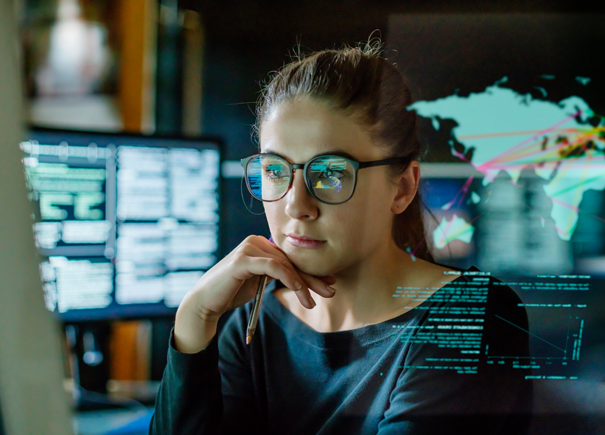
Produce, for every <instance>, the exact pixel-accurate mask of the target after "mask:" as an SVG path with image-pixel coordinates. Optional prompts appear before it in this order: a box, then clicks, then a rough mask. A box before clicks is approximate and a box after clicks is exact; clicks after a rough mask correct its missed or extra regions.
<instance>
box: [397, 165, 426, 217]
mask: <svg viewBox="0 0 605 435" xmlns="http://www.w3.org/2000/svg"><path fill="white" fill-rule="evenodd" d="M394 183H395V184H396V186H397V192H396V195H395V197H394V198H393V205H392V206H391V211H392V212H393V213H394V214H400V213H403V212H404V211H405V209H407V208H408V206H409V205H410V203H411V202H412V200H413V199H414V197H415V196H416V192H417V191H418V184H419V183H420V164H419V163H418V162H417V161H416V160H413V161H411V162H410V164H409V166H408V168H407V170H406V171H405V172H404V173H403V174H401V175H398V176H397V177H396V178H395V179H394Z"/></svg>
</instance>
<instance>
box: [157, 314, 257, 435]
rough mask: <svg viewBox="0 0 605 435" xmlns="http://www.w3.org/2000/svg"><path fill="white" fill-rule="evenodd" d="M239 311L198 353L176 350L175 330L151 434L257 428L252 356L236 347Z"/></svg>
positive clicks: (225, 433)
mask: <svg viewBox="0 0 605 435" xmlns="http://www.w3.org/2000/svg"><path fill="white" fill-rule="evenodd" d="M240 311H243V309H236V310H235V312H234V313H233V314H232V315H231V316H230V317H229V319H227V321H226V323H225V326H224V327H223V329H222V331H221V332H220V334H217V335H215V336H214V338H213V339H212V341H211V342H210V343H209V345H208V347H206V349H204V350H202V351H200V352H198V353H196V354H184V353H181V352H179V351H178V350H176V348H175V344H174V328H173V330H172V331H171V333H170V346H169V349H168V363H167V365H166V368H165V370H164V375H163V378H162V382H161V384H160V389H159V391H158V396H157V399H156V403H155V413H154V415H153V417H152V420H151V424H150V427H149V434H150V435H177V434H178V435H190V434H191V435H193V434H196V435H232V434H233V435H235V434H241V433H246V432H249V430H250V428H252V427H258V420H259V417H258V414H257V413H256V406H255V400H254V391H253V386H252V380H251V372H250V363H249V361H248V360H247V357H248V355H247V353H246V349H244V348H242V347H241V346H240V347H237V346H235V343H237V341H238V338H239V336H240V335H242V334H243V332H245V328H244V330H243V332H241V331H238V330H237V328H239V327H240V325H239V323H241V322H238V321H237V320H239V319H238V317H241V315H243V313H240ZM219 351H220V357H219Z"/></svg>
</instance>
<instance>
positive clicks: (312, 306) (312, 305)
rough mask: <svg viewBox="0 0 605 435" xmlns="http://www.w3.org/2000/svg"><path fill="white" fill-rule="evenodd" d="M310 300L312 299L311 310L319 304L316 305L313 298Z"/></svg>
mask: <svg viewBox="0 0 605 435" xmlns="http://www.w3.org/2000/svg"><path fill="white" fill-rule="evenodd" d="M310 299H311V308H315V306H316V305H317V304H316V303H315V301H314V300H313V298H310Z"/></svg>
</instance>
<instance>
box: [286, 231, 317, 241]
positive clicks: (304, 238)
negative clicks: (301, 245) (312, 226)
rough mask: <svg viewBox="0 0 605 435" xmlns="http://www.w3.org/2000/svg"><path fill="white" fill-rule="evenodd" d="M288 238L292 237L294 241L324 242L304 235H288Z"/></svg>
mask: <svg viewBox="0 0 605 435" xmlns="http://www.w3.org/2000/svg"><path fill="white" fill-rule="evenodd" d="M286 235H287V236H288V237H292V238H294V239H298V240H304V241H307V242H323V241H324V240H319V239H314V238H313V237H307V236H303V235H298V234H293V233H292V234H286Z"/></svg>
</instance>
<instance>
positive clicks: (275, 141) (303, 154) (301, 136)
mask: <svg viewBox="0 0 605 435" xmlns="http://www.w3.org/2000/svg"><path fill="white" fill-rule="evenodd" d="M260 146H261V152H272V151H275V152H278V153H279V154H281V155H283V156H285V157H286V158H288V159H289V160H290V161H291V162H293V163H304V162H306V161H307V160H309V159H311V158H312V157H314V156H316V155H318V154H323V153H327V152H332V151H344V152H346V153H348V154H349V155H351V156H352V157H353V158H354V159H356V160H359V161H368V160H376V159H380V158H381V155H382V153H381V152H380V150H379V149H378V147H376V146H374V144H373V143H372V141H371V139H370V134H369V131H368V129H367V128H366V127H364V126H362V125H360V124H358V123H357V122H355V121H354V120H353V119H352V118H351V117H348V116H346V115H344V114H343V113H341V112H340V111H338V110H334V109H331V108H329V107H328V106H327V105H324V104H321V103H318V102H315V101H312V100H310V99H301V100H295V101H292V102H285V103H280V104H278V105H277V106H275V107H274V108H273V109H272V110H271V112H270V113H269V115H268V116H267V118H266V119H265V122H264V123H263V125H262V126H261V131H260Z"/></svg>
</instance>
